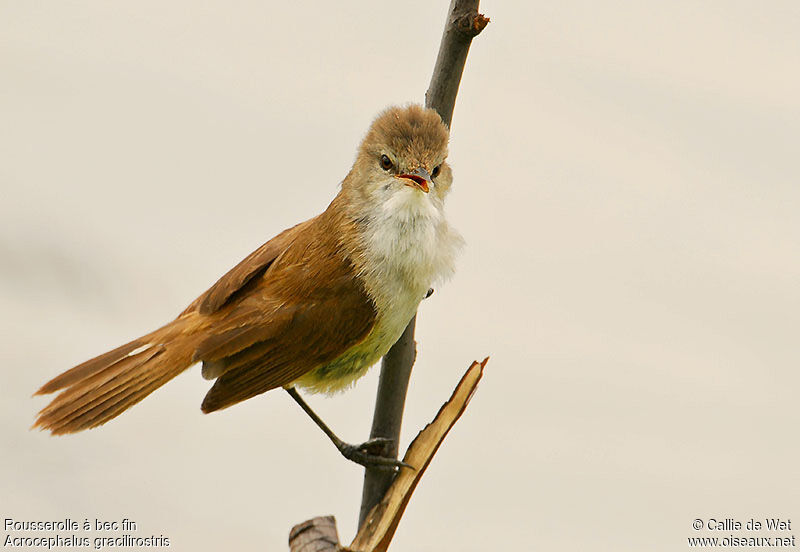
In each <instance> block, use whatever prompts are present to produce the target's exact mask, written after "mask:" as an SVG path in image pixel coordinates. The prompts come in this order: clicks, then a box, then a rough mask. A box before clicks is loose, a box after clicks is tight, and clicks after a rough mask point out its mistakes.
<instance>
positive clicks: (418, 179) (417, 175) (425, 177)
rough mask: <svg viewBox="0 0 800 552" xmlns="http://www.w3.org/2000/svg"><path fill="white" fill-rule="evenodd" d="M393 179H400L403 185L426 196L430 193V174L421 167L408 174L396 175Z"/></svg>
mask: <svg viewBox="0 0 800 552" xmlns="http://www.w3.org/2000/svg"><path fill="white" fill-rule="evenodd" d="M395 178H402V179H403V184H405V185H406V186H412V187H414V188H419V189H420V190H422V191H423V192H425V193H426V194H427V193H428V192H429V191H430V184H432V181H431V175H430V173H429V172H428V171H426V170H425V169H423V168H422V167H419V168H417V169H414V170H413V171H411V173H408V174H398V175H397V176H396V177H395Z"/></svg>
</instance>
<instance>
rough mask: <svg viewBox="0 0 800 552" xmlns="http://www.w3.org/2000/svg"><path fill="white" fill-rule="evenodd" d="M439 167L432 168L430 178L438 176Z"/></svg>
mask: <svg viewBox="0 0 800 552" xmlns="http://www.w3.org/2000/svg"><path fill="white" fill-rule="evenodd" d="M441 167H442V166H441V165H436V166H435V167H434V168H433V172H432V173H431V176H432V177H433V178H436V177H437V176H439V169H441Z"/></svg>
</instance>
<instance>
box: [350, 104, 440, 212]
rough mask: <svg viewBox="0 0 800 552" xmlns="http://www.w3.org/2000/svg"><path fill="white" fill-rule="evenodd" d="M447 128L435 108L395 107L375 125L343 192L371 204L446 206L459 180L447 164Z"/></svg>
mask: <svg viewBox="0 0 800 552" xmlns="http://www.w3.org/2000/svg"><path fill="white" fill-rule="evenodd" d="M447 140H448V130H447V126H445V124H444V123H443V122H442V119H441V117H439V114H438V113H436V111H434V110H433V109H426V108H424V107H421V106H419V105H409V106H406V107H391V108H389V109H387V110H385V111H384V112H382V113H381V114H380V115H378V117H377V118H376V119H375V121H374V122H373V123H372V126H371V127H370V129H369V131H368V132H367V135H366V136H365V137H364V140H363V141H362V142H361V146H360V148H359V151H358V157H357V159H356V162H355V164H354V165H353V170H352V171H351V173H350V175H349V176H348V178H347V179H345V181H344V183H343V184H342V187H343V189H344V190H346V191H347V192H350V193H352V194H354V195H357V196H358V197H359V198H360V199H362V200H363V201H367V202H369V203H373V204H374V203H375V202H378V203H380V204H384V203H386V202H387V201H392V203H394V202H395V201H398V200H400V201H403V202H406V201H407V202H410V203H416V202H432V203H433V204H434V205H437V206H439V207H440V206H441V205H442V203H443V201H444V197H445V196H446V195H447V193H448V191H449V190H450V185H451V184H452V180H453V176H452V173H451V171H450V167H449V166H448V165H447V163H446V162H445V159H446V157H447Z"/></svg>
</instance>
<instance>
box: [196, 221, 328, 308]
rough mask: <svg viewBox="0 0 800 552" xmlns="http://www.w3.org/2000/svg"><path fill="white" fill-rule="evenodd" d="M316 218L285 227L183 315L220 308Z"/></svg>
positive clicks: (261, 272)
mask: <svg viewBox="0 0 800 552" xmlns="http://www.w3.org/2000/svg"><path fill="white" fill-rule="evenodd" d="M314 220H315V219H311V220H307V221H305V222H301V223H300V224H297V225H295V226H293V227H291V228H289V229H287V230H284V231H283V232H281V233H280V234H278V235H277V236H275V237H274V238H272V239H271V240H269V241H268V242H267V243H265V244H264V245H262V246H261V247H259V248H258V249H256V250H255V251H253V252H252V253H250V254H249V255H248V256H247V257H245V258H244V259H243V260H242V261H241V262H240V263H239V264H237V265H236V266H235V267H233V268H232V269H230V270H229V271H228V272H226V273H225V275H224V276H223V277H222V278H220V279H219V280H217V282H216V283H215V284H214V285H213V286H211V287H210V288H209V289H208V291H206V292H205V293H203V295H201V296H200V297H198V298H197V299H195V300H194V301H193V302H192V304H191V305H189V306H188V307H187V308H186V310H185V311H183V313H182V314H185V313H187V312H190V311H193V310H197V311H198V312H200V313H201V314H211V313H213V312H216V311H218V310H219V309H220V308H222V307H223V306H224V305H225V304H227V303H228V301H229V300H230V299H231V298H232V297H233V295H234V294H235V293H236V292H238V291H240V290H242V288H244V287H245V286H246V285H247V284H248V283H249V282H250V281H251V280H252V279H253V278H255V277H256V276H258V275H259V274H263V273H264V271H266V270H267V269H268V268H269V267H270V265H271V264H272V263H273V262H274V261H275V259H276V258H277V257H278V256H279V255H280V254H281V253H283V252H284V251H285V250H286V249H287V248H288V247H289V246H290V245H291V244H292V242H293V241H294V239H295V238H296V236H297V235H298V234H299V233H301V232H302V230H303V228H305V227H306V226H307V225H308V224H310V223H312V222H313V221H314Z"/></svg>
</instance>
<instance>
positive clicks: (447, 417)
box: [349, 358, 489, 552]
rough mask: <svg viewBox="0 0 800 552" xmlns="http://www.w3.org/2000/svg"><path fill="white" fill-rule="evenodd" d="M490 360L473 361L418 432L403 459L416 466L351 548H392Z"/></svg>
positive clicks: (359, 551) (369, 551)
mask: <svg viewBox="0 0 800 552" xmlns="http://www.w3.org/2000/svg"><path fill="white" fill-rule="evenodd" d="M488 360H489V359H488V358H486V359H484V360H483V362H473V363H472V365H471V366H470V367H469V368H468V369H467V371H466V373H465V374H464V376H463V377H462V378H461V381H459V382H458V385H457V386H456V388H455V391H453V394H452V396H451V397H450V399H449V400H448V401H447V402H446V403H444V405H442V408H440V409H439V413H438V414H436V417H435V418H434V420H433V421H432V422H431V423H429V424H428V425H427V426H425V429H423V430H422V431H420V432H419V434H418V435H417V437H416V438H415V439H414V441H413V442H412V443H411V445H410V446H409V447H408V451H406V454H405V456H404V457H403V462H405V463H406V464H409V465H410V466H412V467H413V468H414V469H405V468H404V469H403V470H401V471H400V473H399V475H398V476H397V478H396V479H395V480H394V482H393V483H392V485H391V487H390V488H389V490H388V492H387V493H386V494H385V495H384V496H383V498H382V499H381V500H380V502H378V504H376V505H375V507H374V508H372V510H371V511H370V512H369V514H368V515H367V518H366V520H365V521H364V523H363V524H362V525H361V529H359V531H358V534H357V535H356V538H355V539H354V540H353V542H352V543H351V544H350V548H349V549H350V550H352V551H353V552H384V551H385V550H386V549H387V548H388V547H389V543H390V542H391V540H392V537H393V536H394V533H395V530H396V529H397V525H398V523H400V518H401V517H402V515H403V512H404V511H405V509H406V506H407V505H408V501H409V499H410V498H411V494H412V493H413V492H414V489H415V488H416V487H417V483H419V480H420V479H421V478H422V474H424V473H425V469H426V468H427V467H428V465H429V464H430V463H431V460H432V459H433V455H434V454H436V451H437V450H438V449H439V445H441V444H442V441H443V440H444V438H445V436H447V433H448V432H449V431H450V429H451V428H452V427H453V425H455V423H456V421H458V419H459V418H460V417H461V414H462V413H463V412H464V409H465V408H466V407H467V404H469V401H470V399H471V398H472V395H473V394H474V393H475V389H476V388H477V386H478V382H479V381H480V379H481V377H482V376H483V368H484V366H486V362H487V361H488Z"/></svg>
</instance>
